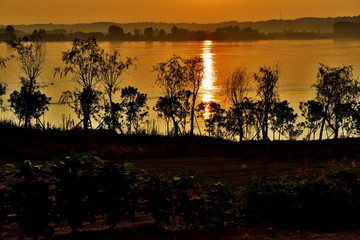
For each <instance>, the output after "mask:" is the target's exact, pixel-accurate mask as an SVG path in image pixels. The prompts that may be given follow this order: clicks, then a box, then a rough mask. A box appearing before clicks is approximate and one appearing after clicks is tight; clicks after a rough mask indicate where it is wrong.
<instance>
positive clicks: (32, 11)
mask: <svg viewBox="0 0 360 240" xmlns="http://www.w3.org/2000/svg"><path fill="white" fill-rule="evenodd" d="M280 13H281V17H282V18H283V19H294V18H300V17H309V16H311V17H336V16H356V15H360V3H359V0H302V1H298V0H251V1H250V0H248V1H246V0H31V1H29V0H0V24H33V23H80V22H82V23H88V22H105V21H110V22H119V23H127V22H145V21H153V22H174V23H175V22H197V23H211V22H222V21H230V20H237V21H252V20H253V21H259V20H268V19H278V18H280Z"/></svg>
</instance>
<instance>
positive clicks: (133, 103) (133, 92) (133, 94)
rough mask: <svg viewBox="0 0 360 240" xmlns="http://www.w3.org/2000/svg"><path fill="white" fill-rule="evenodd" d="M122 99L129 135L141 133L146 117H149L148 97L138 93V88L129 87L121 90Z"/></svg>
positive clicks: (121, 104) (121, 105) (122, 108)
mask: <svg viewBox="0 0 360 240" xmlns="http://www.w3.org/2000/svg"><path fill="white" fill-rule="evenodd" d="M120 98H121V102H120V107H121V110H122V112H123V113H124V114H125V125H126V128H127V133H128V134H131V133H133V132H135V133H139V132H140V124H141V123H142V122H143V119H144V117H145V116H147V115H148V111H147V110H148V109H149V108H148V106H147V105H146V100H147V95H146V94H144V93H140V92H138V89H137V88H135V87H131V86H129V87H125V88H123V89H121V95H120Z"/></svg>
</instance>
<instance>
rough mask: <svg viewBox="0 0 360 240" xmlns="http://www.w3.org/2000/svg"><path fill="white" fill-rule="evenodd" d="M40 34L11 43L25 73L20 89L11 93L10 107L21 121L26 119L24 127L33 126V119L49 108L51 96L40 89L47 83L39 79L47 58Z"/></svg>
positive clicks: (21, 78)
mask: <svg viewBox="0 0 360 240" xmlns="http://www.w3.org/2000/svg"><path fill="white" fill-rule="evenodd" d="M40 37H41V36H40V35H36V36H35V35H32V36H30V37H25V38H24V39H23V40H12V41H10V42H9V45H10V46H11V47H12V48H13V49H14V50H15V51H16V53H17V59H18V63H19V67H20V69H21V71H22V73H23V74H24V76H21V77H20V80H21V81H20V83H21V89H20V91H17V90H15V91H13V92H12V93H11V94H10V99H9V102H10V107H11V109H12V110H13V111H14V113H15V115H16V116H17V118H18V119H19V120H20V121H24V128H25V129H28V128H29V127H30V126H31V120H32V119H33V118H35V119H37V120H38V122H40V121H39V118H40V117H41V116H42V115H43V114H44V112H45V111H46V110H48V105H49V103H50V100H51V98H49V97H47V96H46V95H45V94H43V93H41V91H40V89H42V88H45V87H46V86H47V85H46V84H39V83H38V82H37V79H38V78H39V76H40V75H41V68H42V66H43V63H44V59H45V50H44V46H43V43H42V42H41V38H40Z"/></svg>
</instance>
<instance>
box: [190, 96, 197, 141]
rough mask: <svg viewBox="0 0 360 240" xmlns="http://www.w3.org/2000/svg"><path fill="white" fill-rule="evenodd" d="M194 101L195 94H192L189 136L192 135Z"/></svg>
mask: <svg viewBox="0 0 360 240" xmlns="http://www.w3.org/2000/svg"><path fill="white" fill-rule="evenodd" d="M195 101H196V95H193V98H192V105H191V112H190V135H191V136H193V135H194V120H195V119H194V118H195V116H194V115H195Z"/></svg>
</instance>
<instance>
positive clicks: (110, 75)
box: [99, 51, 135, 131]
mask: <svg viewBox="0 0 360 240" xmlns="http://www.w3.org/2000/svg"><path fill="white" fill-rule="evenodd" d="M134 60H135V59H134V58H127V59H126V60H125V61H123V60H122V59H121V58H120V54H119V53H118V52H117V51H114V52H113V53H103V54H102V56H101V62H100V69H99V71H100V77H101V81H102V83H103V85H104V87H105V93H106V95H107V101H106V102H105V106H104V109H105V116H104V118H105V121H106V123H107V125H108V127H109V129H111V130H113V131H116V129H120V122H119V112H118V111H120V106H119V104H118V103H115V101H114V99H113V95H114V94H115V93H116V92H118V91H119V84H120V82H121V76H122V75H123V74H124V71H125V70H126V69H128V68H129V67H130V66H131V65H133V63H134Z"/></svg>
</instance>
